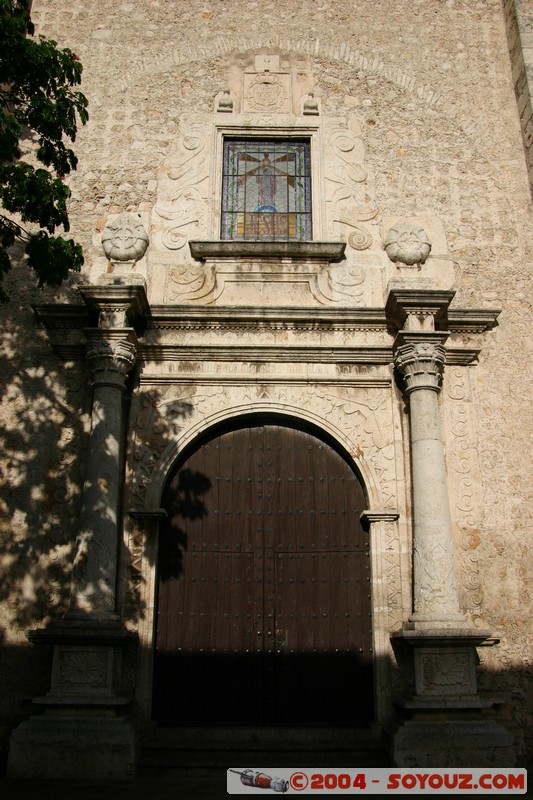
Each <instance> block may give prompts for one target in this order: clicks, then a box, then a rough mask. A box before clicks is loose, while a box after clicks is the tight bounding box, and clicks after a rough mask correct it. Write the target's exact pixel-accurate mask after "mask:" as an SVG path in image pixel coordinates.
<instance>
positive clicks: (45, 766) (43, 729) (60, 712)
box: [8, 619, 137, 780]
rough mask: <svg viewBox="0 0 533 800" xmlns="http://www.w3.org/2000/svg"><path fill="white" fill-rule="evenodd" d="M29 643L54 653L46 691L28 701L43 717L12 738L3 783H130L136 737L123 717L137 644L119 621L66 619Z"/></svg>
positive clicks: (23, 726)
mask: <svg viewBox="0 0 533 800" xmlns="http://www.w3.org/2000/svg"><path fill="white" fill-rule="evenodd" d="M28 638H29V639H30V641H32V642H33V643H34V644H46V645H52V646H53V648H54V658H53V665H52V675H51V681H50V691H49V692H48V694H46V695H45V696H43V697H36V698H34V700H33V703H34V704H35V706H36V707H40V708H41V709H42V713H41V714H40V715H38V716H37V715H36V716H32V717H30V719H28V720H26V721H25V722H23V723H22V724H21V725H19V726H18V728H16V729H15V730H14V731H13V734H12V736H11V743H10V751H9V756H8V776H9V777H10V778H16V779H34V780H35V779H43V780H44V779H50V780H51V779H54V780H69V779H104V780H128V779H131V778H133V777H134V776H135V770H136V763H137V742H136V739H137V737H136V731H135V726H134V724H133V722H132V721H131V720H130V719H129V718H128V716H127V713H128V709H129V707H130V705H131V701H132V697H131V694H132V688H133V687H132V685H131V677H132V676H131V669H132V667H133V664H134V659H135V655H136V647H137V637H136V636H135V635H134V634H132V633H130V632H129V631H127V630H126V629H125V628H124V627H123V626H122V625H121V624H120V623H119V622H118V621H114V620H109V619H106V620H94V619H87V620H72V619H71V620H63V621H61V622H58V623H55V624H54V625H51V626H50V627H49V628H43V629H40V630H36V631H30V633H29V634H28ZM133 668H134V667H133Z"/></svg>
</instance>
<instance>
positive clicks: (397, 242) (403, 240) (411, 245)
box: [383, 221, 431, 266]
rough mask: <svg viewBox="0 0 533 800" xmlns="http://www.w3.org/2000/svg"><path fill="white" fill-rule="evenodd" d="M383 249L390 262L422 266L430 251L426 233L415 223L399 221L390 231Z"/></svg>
mask: <svg viewBox="0 0 533 800" xmlns="http://www.w3.org/2000/svg"><path fill="white" fill-rule="evenodd" d="M383 248H384V249H385V250H386V252H387V255H388V257H389V258H390V260H391V261H400V262H401V263H402V264H407V265H408V266H413V264H424V263H425V261H426V260H427V257H428V256H429V253H430V251H431V242H430V240H429V238H428V235H427V233H426V232H425V230H424V229H423V228H421V227H420V225H418V224H417V223H416V222H408V221H403V222H402V221H400V222H397V223H396V225H395V226H394V227H393V228H391V229H390V231H389V232H388V234H387V236H386V238H385V241H384V242H383Z"/></svg>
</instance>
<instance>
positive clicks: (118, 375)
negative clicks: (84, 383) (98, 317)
mask: <svg viewBox="0 0 533 800" xmlns="http://www.w3.org/2000/svg"><path fill="white" fill-rule="evenodd" d="M85 336H86V338H87V340H88V345H87V351H86V358H87V363H88V365H89V368H90V370H91V383H92V386H93V387H95V386H103V385H107V386H114V387H116V388H119V389H123V388H124V385H125V381H126V377H127V375H128V372H129V371H130V370H131V369H132V368H133V366H134V365H135V359H136V355H137V349H136V347H135V345H136V343H137V337H136V336H135V333H134V331H133V329H132V328H117V329H111V328H87V329H86V330H85Z"/></svg>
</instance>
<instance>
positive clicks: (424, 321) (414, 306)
mask: <svg viewBox="0 0 533 800" xmlns="http://www.w3.org/2000/svg"><path fill="white" fill-rule="evenodd" d="M454 295H455V292H452V291H444V290H437V289H422V288H418V289H405V288H403V287H395V286H391V287H390V290H389V294H388V297H387V303H386V306H385V313H386V315H387V320H388V322H389V325H391V326H392V327H393V328H395V329H396V330H401V329H403V330H404V331H421V332H422V331H435V330H445V329H446V328H447V327H448V326H447V314H448V308H449V306H450V303H451V302H452V300H453V298H454Z"/></svg>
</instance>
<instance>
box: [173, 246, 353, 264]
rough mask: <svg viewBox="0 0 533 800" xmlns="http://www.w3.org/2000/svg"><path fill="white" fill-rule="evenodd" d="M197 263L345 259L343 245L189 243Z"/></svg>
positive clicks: (331, 260) (336, 260)
mask: <svg viewBox="0 0 533 800" xmlns="http://www.w3.org/2000/svg"><path fill="white" fill-rule="evenodd" d="M189 246H190V248H191V255H192V256H193V258H195V259H196V260H197V261H205V260H206V259H208V258H252V259H261V258H291V259H299V260H304V261H330V262H334V263H338V262H339V261H342V260H343V258H344V251H345V249H346V242H242V241H239V242H235V241H195V242H189Z"/></svg>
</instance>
